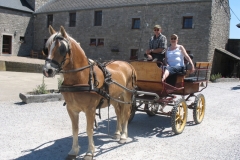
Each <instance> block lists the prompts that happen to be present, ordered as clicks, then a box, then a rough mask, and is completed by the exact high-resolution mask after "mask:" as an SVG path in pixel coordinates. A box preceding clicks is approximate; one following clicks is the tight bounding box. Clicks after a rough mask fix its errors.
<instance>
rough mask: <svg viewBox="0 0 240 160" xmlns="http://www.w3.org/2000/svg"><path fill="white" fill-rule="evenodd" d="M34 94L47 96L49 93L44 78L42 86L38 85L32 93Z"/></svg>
mask: <svg viewBox="0 0 240 160" xmlns="http://www.w3.org/2000/svg"><path fill="white" fill-rule="evenodd" d="M33 93H34V94H47V93H49V91H48V90H47V85H46V84H45V82H44V76H43V80H42V84H41V85H38V86H37V88H36V89H34V91H33Z"/></svg>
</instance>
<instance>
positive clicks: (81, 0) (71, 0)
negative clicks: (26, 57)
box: [36, 0, 211, 13]
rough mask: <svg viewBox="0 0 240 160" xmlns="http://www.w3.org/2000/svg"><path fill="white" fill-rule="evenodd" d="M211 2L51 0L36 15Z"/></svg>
mask: <svg viewBox="0 0 240 160" xmlns="http://www.w3.org/2000/svg"><path fill="white" fill-rule="evenodd" d="M186 1H188V2H191V1H194V2H196V1H198V2H200V1H211V0H52V1H50V2H48V3H46V4H45V5H44V6H43V7H41V8H40V9H38V10H37V11H36V13H46V12H59V11H72V10H85V9H98V8H111V7H124V6H136V5H150V4H161V3H177V2H186Z"/></svg>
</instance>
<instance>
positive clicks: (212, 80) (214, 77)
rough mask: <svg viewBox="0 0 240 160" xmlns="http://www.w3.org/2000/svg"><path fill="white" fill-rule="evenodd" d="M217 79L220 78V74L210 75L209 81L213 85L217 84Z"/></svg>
mask: <svg viewBox="0 0 240 160" xmlns="http://www.w3.org/2000/svg"><path fill="white" fill-rule="evenodd" d="M219 78H222V75H221V74H220V73H218V74H212V75H211V76H210V81H211V82H213V83H215V82H217V79H219Z"/></svg>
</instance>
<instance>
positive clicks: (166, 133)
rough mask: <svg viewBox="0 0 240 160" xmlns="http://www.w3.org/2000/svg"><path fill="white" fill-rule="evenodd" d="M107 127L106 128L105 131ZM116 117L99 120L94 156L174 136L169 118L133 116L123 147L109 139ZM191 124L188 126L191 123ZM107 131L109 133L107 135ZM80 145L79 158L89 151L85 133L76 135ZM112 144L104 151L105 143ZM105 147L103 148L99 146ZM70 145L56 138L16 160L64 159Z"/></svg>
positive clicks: (65, 140)
mask: <svg viewBox="0 0 240 160" xmlns="http://www.w3.org/2000/svg"><path fill="white" fill-rule="evenodd" d="M108 124H109V128H108ZM115 125H116V117H111V118H110V120H109V123H108V120H103V121H102V120H98V129H95V130H94V143H95V146H96V150H97V153H96V154H95V156H100V155H102V154H105V153H107V152H110V151H112V150H114V149H116V148H119V147H121V146H122V145H128V144H129V143H135V142H138V137H142V138H149V137H152V136H156V137H159V138H168V137H172V136H174V134H173V133H172V129H171V119H170V117H165V116H153V117H149V116H148V115H147V114H145V113H144V114H143V113H136V114H135V117H134V119H133V120H132V122H131V123H130V124H129V127H128V131H129V133H128V136H129V139H130V141H129V140H128V142H127V143H126V144H119V143H118V141H117V140H114V139H112V136H109V134H110V135H113V134H114V131H115ZM190 125H191V124H190ZM108 129H109V133H108ZM78 137H79V145H80V146H81V149H80V153H79V155H84V154H85V152H86V151H87V148H88V138H87V136H86V132H82V133H80V134H79V136H78ZM108 143H116V144H115V145H114V144H111V145H109V146H112V147H108V148H106V144H108ZM103 145H104V147H102V146H103ZM71 146H72V137H65V138H62V139H56V140H52V141H49V142H44V143H43V144H41V145H39V146H36V147H35V148H30V149H28V150H24V151H22V152H25V153H26V155H24V156H22V157H19V158H17V159H16V160H28V159H29V160H30V159H31V160H32V159H34V160H42V159H45V160H48V159H49V160H55V159H56V160H61V159H65V157H66V156H67V153H68V152H69V151H70V149H71ZM82 158H83V157H82V156H78V158H77V159H78V160H80V159H82Z"/></svg>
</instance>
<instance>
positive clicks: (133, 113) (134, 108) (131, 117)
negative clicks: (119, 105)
mask: <svg viewBox="0 0 240 160" xmlns="http://www.w3.org/2000/svg"><path fill="white" fill-rule="evenodd" d="M135 112H136V99H135V96H133V103H132V105H131V111H130V116H129V119H128V123H131V121H132V120H133V117H134V116H135Z"/></svg>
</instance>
